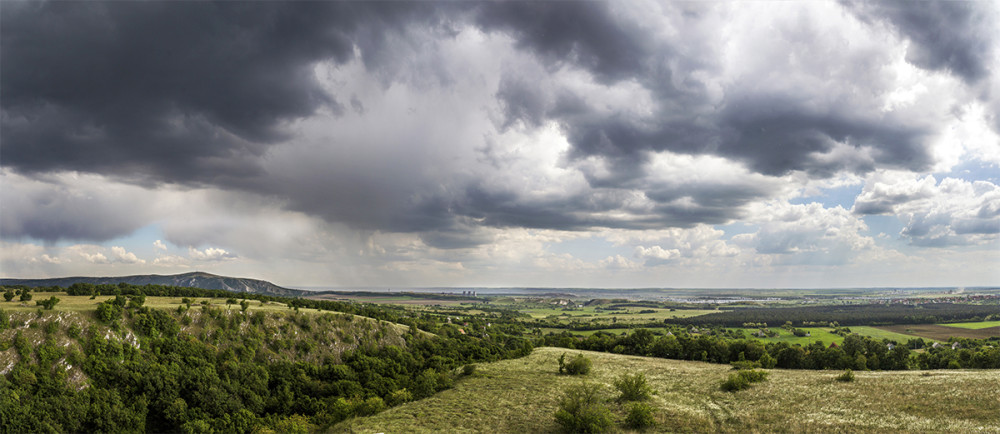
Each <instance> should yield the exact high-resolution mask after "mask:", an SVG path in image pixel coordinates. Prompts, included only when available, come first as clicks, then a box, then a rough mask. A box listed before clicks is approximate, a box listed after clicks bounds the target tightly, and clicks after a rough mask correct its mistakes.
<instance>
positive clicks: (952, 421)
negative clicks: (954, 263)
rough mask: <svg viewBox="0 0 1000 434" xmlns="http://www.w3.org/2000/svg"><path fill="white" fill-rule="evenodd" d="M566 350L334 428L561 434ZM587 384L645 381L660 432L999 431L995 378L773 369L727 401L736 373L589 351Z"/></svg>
mask: <svg viewBox="0 0 1000 434" xmlns="http://www.w3.org/2000/svg"><path fill="white" fill-rule="evenodd" d="M564 351H565V350H564V349H562V348H536V349H535V350H534V352H533V353H532V354H531V355H530V356H528V357H525V358H520V359H514V360H504V361H499V362H493V363H482V364H479V368H478V369H477V374H476V376H474V377H469V378H467V379H463V380H460V381H458V382H456V384H455V387H453V388H451V389H448V390H445V391H443V392H441V393H438V394H436V395H434V396H431V397H430V398H426V399H423V400H419V401H414V402H409V403H406V404H403V405H401V406H398V407H394V408H391V409H388V410H386V411H384V412H382V413H379V414H377V415H374V416H371V417H362V418H355V419H350V420H347V421H345V422H342V423H341V424H338V425H335V426H334V427H333V431H336V432H387V433H388V432H427V431H433V432H555V431H561V430H562V426H561V425H560V424H559V423H558V422H557V421H556V419H555V418H554V417H553V415H554V414H555V413H556V412H557V411H558V410H559V408H560V402H561V400H562V398H563V396H564V392H565V391H566V390H567V389H569V388H572V387H575V386H578V385H580V384H581V380H580V378H579V377H573V376H567V375H558V374H557V373H556V372H555V370H553V369H552V360H554V359H557V358H558V357H559V355H560V354H562V353H563V352H564ZM583 354H584V355H585V356H586V357H588V358H590V359H591V360H592V361H593V370H592V371H591V373H590V375H588V376H587V377H586V382H587V383H588V384H593V385H598V386H599V387H600V388H601V389H600V390H603V391H606V392H605V393H610V392H609V391H610V390H613V389H612V387H613V386H612V385H613V383H614V381H615V380H617V379H618V378H620V376H621V374H622V373H623V372H627V373H630V374H635V373H642V374H643V375H645V377H646V378H647V381H648V383H649V385H650V387H651V388H652V389H653V390H654V391H655V392H656V394H655V395H652V397H651V398H650V399H649V400H647V401H642V402H643V403H646V404H647V405H649V407H650V408H651V410H652V411H651V414H652V416H653V420H654V422H655V430H656V431H658V432H659V431H662V432H734V433H736V432H739V433H744V432H887V431H891V432H900V431H916V432H996V431H1000V401H997V400H996V398H995V397H996V396H998V394H1000V382H997V381H996V375H997V374H996V372H995V371H970V370H963V371H930V372H921V371H883V372H855V375H856V376H857V378H858V380H857V381H855V382H854V383H851V384H850V387H843V385H841V384H838V383H837V382H835V381H834V378H835V377H836V376H837V375H839V374H838V373H831V372H829V371H810V370H787V369H775V370H771V371H768V373H769V375H768V378H767V381H764V382H761V383H756V384H754V386H753V388H752V390H751V391H749V392H746V393H731V392H725V391H723V390H721V389H720V388H719V383H720V381H722V380H724V379H725V378H727V376H728V375H729V374H730V373H732V370H731V368H730V367H729V366H726V365H718V364H710V363H702V362H690V361H678V360H666V359H659V358H651V357H637V356H628V355H620V354H610V353H597V352H583ZM608 398H609V397H607V396H605V405H606V406H607V408H608V409H609V410H610V412H611V415H612V419H613V421H614V425H613V427H612V428H611V430H619V429H622V428H624V427H627V426H628V425H627V418H628V416H629V413H630V412H631V406H630V405H629V404H625V405H616V404H613V403H612V402H611V401H608V400H607V399H608Z"/></svg>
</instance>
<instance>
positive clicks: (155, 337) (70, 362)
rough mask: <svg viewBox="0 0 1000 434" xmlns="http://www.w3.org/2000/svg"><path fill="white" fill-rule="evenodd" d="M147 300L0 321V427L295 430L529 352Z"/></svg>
mask: <svg viewBox="0 0 1000 434" xmlns="http://www.w3.org/2000/svg"><path fill="white" fill-rule="evenodd" d="M102 298H103V297H102ZM144 300H145V297H144V296H118V297H115V298H112V299H108V300H107V301H105V302H102V303H100V304H99V305H98V309H97V310H96V311H93V310H92V311H80V312H68V311H59V310H54V311H48V310H41V309H40V310H38V311H37V312H0V373H2V374H3V375H0V419H2V420H3V424H0V431H3V432H82V431H88V432H92V431H123V430H124V431H151V432H211V431H222V432H234V431H252V430H257V431H268V430H272V431H275V432H303V431H304V430H307V429H317V428H322V427H326V426H330V425H331V424H333V423H336V422H338V421H341V420H343V419H345V418H349V417H353V416H356V415H366V414H374V413H376V412H378V411H381V410H382V409H384V408H386V407H387V406H392V405H398V404H401V403H403V402H407V401H410V400H414V399H420V398H423V397H426V396H430V395H431V394H434V393H436V392H437V391H439V390H443V389H446V388H448V387H450V386H451V384H452V383H453V381H454V379H455V378H456V376H457V375H458V374H457V373H456V371H455V369H456V368H458V367H460V366H462V365H464V364H466V363H468V362H471V361H486V360H498V359H500V358H504V357H513V356H517V355H521V354H527V352H529V351H530V344H529V345H526V346H525V345H523V342H519V341H516V340H502V339H490V340H480V339H476V338H471V337H459V338H447V339H446V338H441V337H437V336H432V335H429V334H427V333H424V332H419V331H418V330H417V329H416V328H412V327H411V328H405V327H399V326H398V325H396V324H393V323H389V322H386V321H380V320H375V319H370V318H361V317H357V316H355V315H353V314H348V313H333V312H321V313H305V312H298V310H297V309H295V310H293V309H291V308H287V309H286V310H284V311H272V312H267V311H257V312H253V311H252V310H238V309H232V310H226V309H221V308H219V307H216V306H199V305H197V304H195V305H190V303H188V304H180V305H178V306H177V308H176V309H172V310H166V309H150V308H149V307H147V306H143V301H144ZM406 330H409V331H406Z"/></svg>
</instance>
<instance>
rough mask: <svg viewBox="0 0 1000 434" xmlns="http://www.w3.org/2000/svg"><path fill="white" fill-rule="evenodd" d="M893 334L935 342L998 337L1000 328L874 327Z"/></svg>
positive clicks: (914, 325)
mask: <svg viewBox="0 0 1000 434" xmlns="http://www.w3.org/2000/svg"><path fill="white" fill-rule="evenodd" d="M876 328H877V329H880V330H885V331H889V332H893V333H900V334H904V335H910V336H917V337H921V338H925V339H933V340H937V341H947V340H948V338H950V337H956V338H972V339H987V338H991V337H997V336H1000V326H997V327H987V328H978V329H972V328H960V327H951V326H943V325H937V324H902V325H892V326H880V327H876Z"/></svg>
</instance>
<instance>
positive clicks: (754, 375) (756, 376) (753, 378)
mask: <svg viewBox="0 0 1000 434" xmlns="http://www.w3.org/2000/svg"><path fill="white" fill-rule="evenodd" d="M737 374H739V375H740V376H742V377H743V378H746V379H747V381H749V382H751V383H760V382H761V381H764V380H766V379H767V371H758V370H755V369H747V370H741V371H739V372H737Z"/></svg>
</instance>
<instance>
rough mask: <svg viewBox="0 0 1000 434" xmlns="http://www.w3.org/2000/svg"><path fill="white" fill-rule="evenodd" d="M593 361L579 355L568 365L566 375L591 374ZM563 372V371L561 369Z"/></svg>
mask: <svg viewBox="0 0 1000 434" xmlns="http://www.w3.org/2000/svg"><path fill="white" fill-rule="evenodd" d="M559 360H560V363H561V362H562V357H560V358H559ZM590 366H591V361H590V359H588V358H586V357H584V356H583V354H577V355H576V357H574V358H573V360H570V361H569V363H566V366H565V367H566V373H567V374H569V375H587V374H589V373H590ZM560 371H561V369H560Z"/></svg>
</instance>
